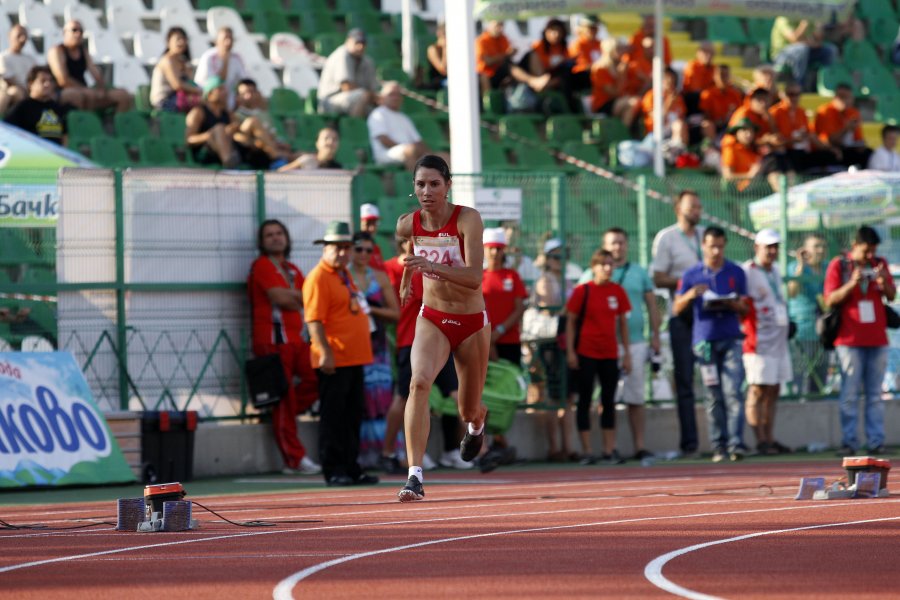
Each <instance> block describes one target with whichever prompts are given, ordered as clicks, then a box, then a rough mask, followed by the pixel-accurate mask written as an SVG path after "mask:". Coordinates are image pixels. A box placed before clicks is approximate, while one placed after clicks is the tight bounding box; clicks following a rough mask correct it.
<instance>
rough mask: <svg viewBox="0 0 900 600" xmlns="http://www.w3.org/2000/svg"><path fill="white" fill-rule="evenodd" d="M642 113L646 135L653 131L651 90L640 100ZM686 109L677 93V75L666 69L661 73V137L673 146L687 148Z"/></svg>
mask: <svg viewBox="0 0 900 600" xmlns="http://www.w3.org/2000/svg"><path fill="white" fill-rule="evenodd" d="M641 109H642V110H643V111H644V128H645V129H646V130H647V133H648V134H649V133H651V132H652V131H653V127H654V123H653V90H648V91H647V93H646V94H644V98H643V99H642V100H641ZM685 117H687V108H686V107H685V105H684V100H683V99H682V98H681V94H679V93H678V73H676V72H675V70H674V69H666V72H665V73H663V120H664V123H663V137H664V138H667V139H671V140H672V142H673V143H674V144H675V145H680V146H681V147H683V148H684V147H687V144H688V128H687V122H686V121H685Z"/></svg>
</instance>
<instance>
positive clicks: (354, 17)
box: [344, 12, 383, 62]
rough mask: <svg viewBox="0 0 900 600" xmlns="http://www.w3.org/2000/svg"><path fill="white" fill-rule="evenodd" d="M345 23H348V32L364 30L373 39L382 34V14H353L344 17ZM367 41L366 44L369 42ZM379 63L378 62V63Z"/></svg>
mask: <svg viewBox="0 0 900 600" xmlns="http://www.w3.org/2000/svg"><path fill="white" fill-rule="evenodd" d="M344 23H346V28H347V31H350V30H351V29H362V30H363V31H364V32H366V36H367V37H368V38H369V39H371V38H372V36H374V35H380V34H381V33H382V31H383V30H382V27H381V14H380V13H377V12H352V13H347V14H345V15H344ZM369 39H367V40H366V42H368V41H369ZM376 62H378V61H376Z"/></svg>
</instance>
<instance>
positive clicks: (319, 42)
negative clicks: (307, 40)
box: [301, 17, 346, 56]
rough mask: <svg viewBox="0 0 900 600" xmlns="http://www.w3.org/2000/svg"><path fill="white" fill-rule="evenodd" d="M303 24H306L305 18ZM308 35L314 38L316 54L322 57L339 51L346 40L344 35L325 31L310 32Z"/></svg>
mask: <svg viewBox="0 0 900 600" xmlns="http://www.w3.org/2000/svg"><path fill="white" fill-rule="evenodd" d="M303 22H304V23H305V22H306V19H305V17H304V21H303ZM301 31H302V28H301ZM306 35H311V36H314V37H313V46H314V47H315V50H316V54H318V55H320V56H329V55H330V54H331V53H332V52H334V51H335V50H337V49H338V47H339V46H340V45H341V44H343V43H344V40H345V39H346V38H345V37H344V36H343V35H341V34H340V33H337V32H335V31H325V32H322V33H314V32H310V33H307V34H306Z"/></svg>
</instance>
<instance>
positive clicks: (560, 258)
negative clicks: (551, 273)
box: [547, 254, 562, 260]
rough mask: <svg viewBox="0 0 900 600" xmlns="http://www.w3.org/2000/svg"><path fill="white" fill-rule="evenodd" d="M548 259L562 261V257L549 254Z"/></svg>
mask: <svg viewBox="0 0 900 600" xmlns="http://www.w3.org/2000/svg"><path fill="white" fill-rule="evenodd" d="M547 258H552V259H553V260H562V256H560V255H559V254H548V255H547Z"/></svg>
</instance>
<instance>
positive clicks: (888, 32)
mask: <svg viewBox="0 0 900 600" xmlns="http://www.w3.org/2000/svg"><path fill="white" fill-rule="evenodd" d="M897 28H898V23H897V19H889V18H884V19H878V20H875V21H869V35H868V39H869V41H870V42H872V43H873V44H875V45H877V46H881V47H882V48H890V47H891V45H892V44H893V43H894V40H895V39H896V37H897Z"/></svg>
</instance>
